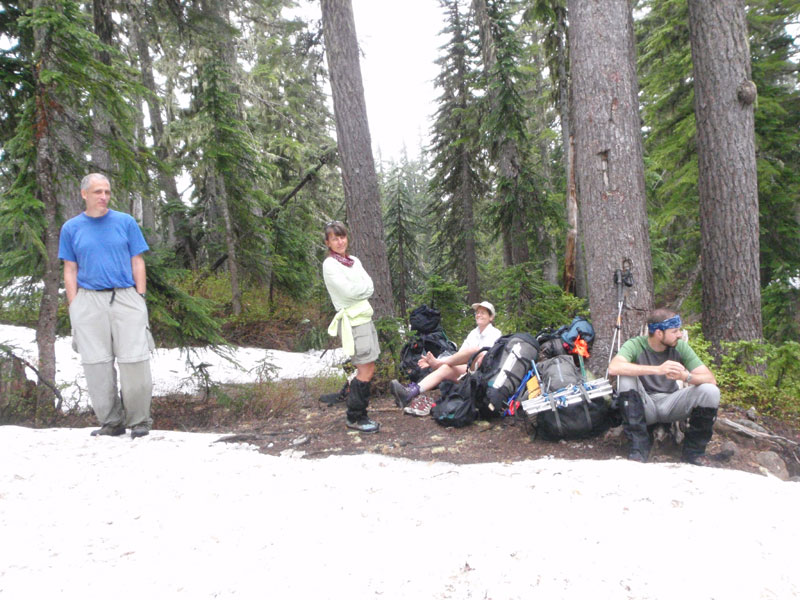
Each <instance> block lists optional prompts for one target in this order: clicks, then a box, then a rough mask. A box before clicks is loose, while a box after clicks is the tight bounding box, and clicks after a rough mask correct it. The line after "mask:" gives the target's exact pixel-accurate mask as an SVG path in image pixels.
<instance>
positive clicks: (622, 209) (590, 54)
mask: <svg viewBox="0 0 800 600" xmlns="http://www.w3.org/2000/svg"><path fill="white" fill-rule="evenodd" d="M569 19H570V29H569V42H570V55H571V58H572V62H571V81H572V89H571V97H572V115H571V116H572V118H571V120H570V122H571V124H572V133H573V137H574V143H575V179H576V185H577V197H578V207H579V212H580V224H581V229H582V230H583V231H591V232H592V235H590V236H586V238H585V239H584V244H585V252H586V266H587V280H588V283H589V307H590V309H591V314H592V322H593V325H594V327H595V329H596V331H597V338H596V339H595V343H594V351H593V352H592V359H591V360H590V366H591V368H592V369H593V370H594V371H595V372H598V371H599V368H600V367H604V366H605V365H606V364H607V361H608V360H609V353H610V351H611V348H610V343H611V339H612V337H613V334H614V326H615V323H616V316H617V310H618V306H617V291H616V286H615V285H614V271H615V270H616V269H618V268H620V266H621V264H622V261H623V260H625V259H628V260H630V261H631V262H632V264H633V271H634V281H635V284H634V286H633V287H632V288H630V290H629V303H628V312H627V313H626V314H625V317H626V318H624V319H623V323H622V335H623V339H626V338H627V337H630V336H631V335H633V334H634V333H635V332H636V331H637V330H638V328H639V326H640V325H641V323H642V322H643V320H644V316H645V314H646V313H647V312H649V311H650V310H651V309H652V308H653V275H652V268H651V258H650V238H649V233H648V222H647V212H646V204H645V187H644V163H643V159H642V137H641V129H640V120H639V112H638V102H637V91H638V90H637V81H636V71H635V64H636V63H635V48H634V37H633V19H632V17H631V10H630V5H629V3H628V1H627V0H603V1H599V0H569Z"/></svg>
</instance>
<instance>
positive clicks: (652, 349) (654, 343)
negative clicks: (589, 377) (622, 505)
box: [608, 308, 719, 464]
mask: <svg viewBox="0 0 800 600" xmlns="http://www.w3.org/2000/svg"><path fill="white" fill-rule="evenodd" d="M647 329H648V335H647V336H644V335H642V336H639V337H635V338H631V339H629V340H628V341H627V342H625V343H624V344H623V345H622V348H620V350H619V353H618V354H617V355H616V356H615V357H614V358H613V360H612V361H611V363H610V364H609V366H608V374H609V375H617V376H619V382H618V384H617V392H618V394H619V407H620V412H621V413H622V420H623V423H624V426H625V434H626V435H627V437H628V439H629V440H630V442H631V447H630V454H629V458H630V459H631V460H637V461H640V462H646V461H647V458H648V455H649V453H650V436H649V434H648V431H647V426H648V425H653V424H655V423H671V422H673V421H682V420H684V419H686V418H688V419H689V428H688V429H687V431H686V439H685V440H684V443H683V460H685V461H686V462H690V463H692V464H706V461H707V459H706V458H705V451H706V445H707V444H708V442H709V440H711V435H712V428H713V425H714V421H715V420H716V418H717V409H718V408H719V388H718V387H717V380H716V379H715V378H714V374H713V373H712V372H711V371H710V370H709V369H708V367H706V366H705V365H704V364H703V362H702V361H701V360H700V359H699V358H698V356H697V354H695V352H694V350H692V349H691V348H690V347H689V344H688V343H687V342H686V341H685V340H684V339H683V332H682V331H681V318H680V317H679V316H678V315H677V314H675V313H674V312H672V311H670V310H667V309H663V308H661V309H658V310H655V311H653V312H652V313H650V315H649V316H648V318H647ZM679 381H680V382H683V387H679V386H678V382H679Z"/></svg>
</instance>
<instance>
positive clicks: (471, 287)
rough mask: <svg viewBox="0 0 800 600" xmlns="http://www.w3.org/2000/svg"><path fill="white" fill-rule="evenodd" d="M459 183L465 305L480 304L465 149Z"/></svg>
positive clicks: (476, 251) (469, 178) (473, 222)
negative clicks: (462, 227) (461, 211)
mask: <svg viewBox="0 0 800 600" xmlns="http://www.w3.org/2000/svg"><path fill="white" fill-rule="evenodd" d="M460 152H461V154H462V158H461V161H460V163H461V171H462V174H461V178H460V179H461V183H460V185H459V189H458V194H459V196H460V202H461V205H462V206H463V209H462V210H463V219H462V222H463V226H464V263H465V264H464V269H465V273H466V276H467V303H468V304H474V303H475V302H480V301H481V300H482V298H481V297H480V285H479V282H478V259H477V256H478V249H477V244H476V242H475V217H474V213H475V210H474V207H473V205H472V195H473V194H474V193H475V191H474V190H473V189H472V186H471V184H470V182H471V181H472V177H471V176H470V166H469V165H470V161H469V156H468V154H469V152H468V151H467V149H466V148H462V149H461V151H460Z"/></svg>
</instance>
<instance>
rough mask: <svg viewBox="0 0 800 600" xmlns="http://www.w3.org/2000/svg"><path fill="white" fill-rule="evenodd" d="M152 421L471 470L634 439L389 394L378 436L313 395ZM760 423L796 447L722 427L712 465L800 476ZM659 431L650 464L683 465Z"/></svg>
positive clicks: (317, 453)
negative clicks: (545, 429) (729, 452)
mask: <svg viewBox="0 0 800 600" xmlns="http://www.w3.org/2000/svg"><path fill="white" fill-rule="evenodd" d="M719 416H720V419H728V420H731V421H738V422H744V420H745V419H746V418H747V417H746V415H745V414H744V412H743V411H741V410H739V409H735V408H726V409H722V410H720V415H719ZM153 417H154V419H155V427H157V428H159V429H179V430H187V431H218V432H220V433H223V432H225V433H229V434H230V435H226V436H222V437H221V440H222V441H229V442H248V443H251V444H254V445H256V446H258V447H259V448H260V450H261V451H262V452H263V453H265V454H271V455H281V454H285V453H292V454H295V455H298V456H302V457H304V458H324V457H327V456H332V455H347V454H361V453H365V452H370V453H375V454H382V455H385V456H394V457H398V458H408V459H412V460H425V461H444V462H452V463H456V464H471V463H484V462H505V461H522V460H528V459H536V458H542V457H554V458H563V459H601V460H602V459H614V458H621V459H624V458H625V457H626V456H627V440H626V439H625V436H624V434H623V432H622V428H621V427H616V428H612V429H610V430H609V431H608V432H606V433H605V434H604V435H601V436H598V437H596V438H591V439H587V440H576V441H561V442H550V441H544V440H540V439H533V438H532V436H531V431H532V430H531V427H530V424H528V423H526V421H525V420H524V419H523V418H522V417H506V418H504V419H497V420H492V421H477V422H476V423H474V424H473V425H471V426H469V427H465V428H462V429H453V428H445V427H441V426H440V425H438V424H437V423H436V422H435V421H434V420H433V419H432V418H430V417H416V416H412V415H407V414H405V413H403V412H402V411H401V410H400V409H398V408H397V407H396V406H395V405H394V400H393V399H392V398H391V397H390V396H389V395H387V394H381V395H378V396H377V397H373V398H372V399H371V403H370V417H371V418H372V419H374V420H376V421H378V422H379V423H380V425H381V429H380V431H379V432H378V433H376V434H362V433H359V432H355V431H352V430H349V429H347V428H346V427H345V408H344V404H343V403H339V404H336V405H333V406H328V405H326V404H324V403H322V402H319V400H318V399H317V397H316V396H312V395H311V394H301V395H300V397H297V398H296V399H294V402H293V404H292V407H291V409H290V410H283V411H281V414H280V415H275V414H269V413H268V411H265V412H263V413H261V414H258V413H257V412H256V411H253V410H250V411H242V410H236V409H232V408H230V407H221V406H218V405H216V404H214V403H213V402H200V401H198V400H196V399H193V398H190V397H184V399H183V400H182V401H181V400H178V399H176V398H171V399H156V401H155V403H154V407H153ZM758 421H759V425H761V426H762V427H764V428H765V430H766V431H767V432H768V433H769V434H775V435H779V436H782V437H784V438H786V439H788V440H790V442H789V443H787V442H781V441H779V440H774V439H768V438H753V437H750V436H748V435H745V434H742V433H739V432H736V431H732V430H731V429H730V428H728V427H722V426H721V424H720V423H718V424H717V426H715V433H714V437H713V439H712V440H711V443H710V444H709V447H708V453H709V455H711V456H717V455H719V454H720V453H721V451H722V450H723V445H724V444H726V442H733V443H734V444H735V453H734V455H733V456H732V457H730V458H727V459H725V460H714V461H713V466H714V467H718V468H724V469H739V470H743V471H748V472H751V473H763V472H764V471H763V467H761V466H760V465H759V463H758V461H757V460H756V454H757V453H759V452H762V451H765V450H771V451H773V452H776V453H777V454H779V455H780V456H781V458H782V459H783V460H784V462H785V463H786V466H787V469H788V471H789V474H790V475H792V476H797V475H800V460H798V450H797V447H796V446H793V445H792V444H791V442H796V443H800V431H798V430H797V429H794V428H792V427H791V426H789V425H787V424H785V423H782V422H780V421H774V420H770V419H762V418H758ZM660 433H661V434H663V435H659V436H657V438H663V439H657V440H656V441H655V443H654V447H653V451H652V453H651V456H650V461H651V462H665V463H674V462H679V461H680V446H679V445H678V444H677V443H676V442H675V440H674V438H673V437H672V436H671V435H669V434H668V433H667V432H660ZM728 447H730V444H728V446H726V448H728Z"/></svg>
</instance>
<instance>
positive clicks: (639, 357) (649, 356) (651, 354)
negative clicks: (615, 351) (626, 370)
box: [619, 335, 703, 394]
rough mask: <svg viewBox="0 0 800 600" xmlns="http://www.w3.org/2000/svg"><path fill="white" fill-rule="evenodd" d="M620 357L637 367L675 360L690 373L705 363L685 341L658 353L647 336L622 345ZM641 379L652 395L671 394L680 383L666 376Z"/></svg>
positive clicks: (644, 376)
mask: <svg viewBox="0 0 800 600" xmlns="http://www.w3.org/2000/svg"><path fill="white" fill-rule="evenodd" d="M619 355H620V356H621V357H622V358H624V359H626V360H627V361H629V362H632V363H636V364H637V365H660V364H661V363H663V362H665V361H668V360H674V361H676V362H679V363H681V364H682V365H683V366H684V367H686V370H688V371H694V370H695V369H696V368H697V367H702V366H703V361H701V360H700V358H699V357H698V356H697V354H695V352H694V350H692V349H691V348H690V347H689V344H687V343H686V342H685V341H684V340H680V341H679V342H678V345H677V346H675V347H674V348H667V349H666V350H664V351H663V352H656V351H655V350H653V349H652V348H651V347H650V344H648V343H647V336H646V335H640V336H638V337H635V338H631V339H629V340H628V341H627V342H625V343H624V344H622V348H620V349H619ZM639 379H640V380H641V382H642V385H643V386H644V389H645V390H646V391H647V392H650V393H659V392H663V393H667V394H671V393H672V392H675V391H677V390H678V382H677V381H675V380H674V379H669V378H667V377H666V376H664V375H641V376H640V377H639Z"/></svg>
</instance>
